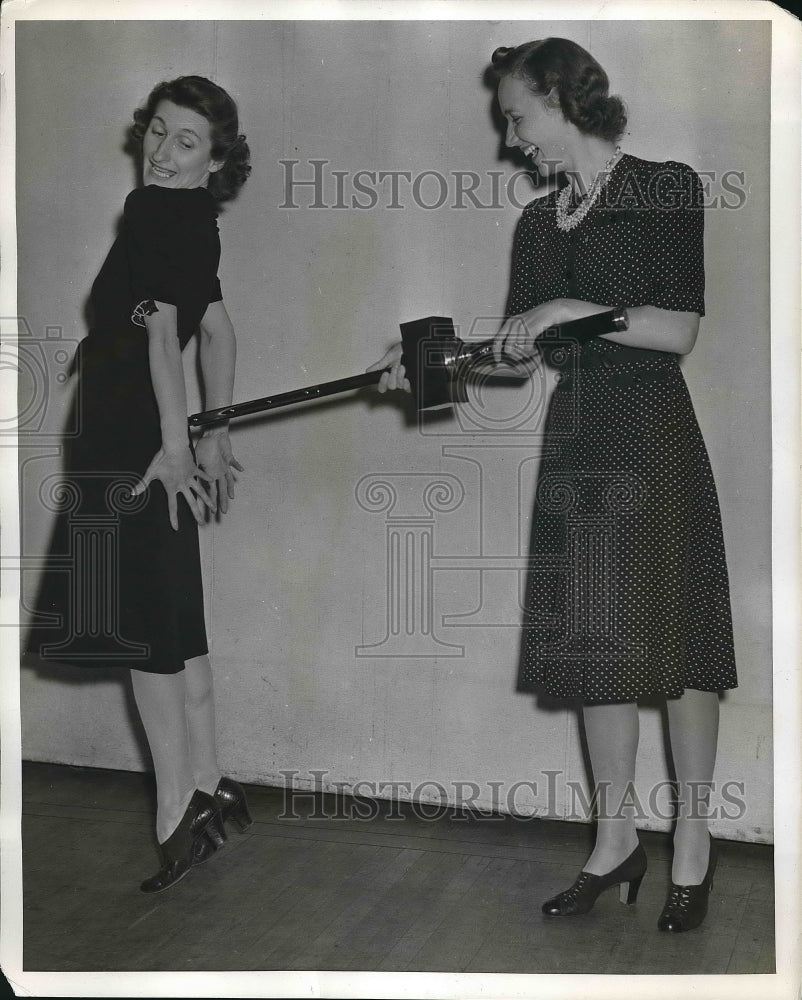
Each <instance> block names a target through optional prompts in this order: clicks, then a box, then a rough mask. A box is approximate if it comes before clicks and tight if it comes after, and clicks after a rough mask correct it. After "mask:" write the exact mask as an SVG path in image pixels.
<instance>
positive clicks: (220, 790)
mask: <svg viewBox="0 0 802 1000" xmlns="http://www.w3.org/2000/svg"><path fill="white" fill-rule="evenodd" d="M214 801H215V803H216V804H217V807H218V808H219V810H220V815H221V817H222V820H223V822H225V821H226V820H227V819H230V820H233V821H234V823H236V825H237V827H238V829H239V832H240V833H245V831H246V830H247V829H248V827H249V826H250V825H251V823H253V820H252V819H251V814H250V812H249V811H248V802H247V799H246V798H245V789H244V788H243V787H242V785H240V783H239V782H237V781H234V779H233V778H221V779H220V780H219V781H218V783H217V788H215V790H214Z"/></svg>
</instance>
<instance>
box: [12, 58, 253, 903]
mask: <svg viewBox="0 0 802 1000" xmlns="http://www.w3.org/2000/svg"><path fill="white" fill-rule="evenodd" d="M131 134H132V138H133V139H134V140H135V141H136V142H137V143H138V144H141V156H142V181H143V186H142V187H140V188H137V189H136V190H134V191H132V192H131V193H130V194H129V195H128V197H127V198H126V200H125V209H124V216H123V222H122V227H121V229H120V232H119V235H118V237H117V239H116V241H115V242H114V245H113V246H112V248H111V250H110V252H109V254H108V257H107V258H106V260H105V262H104V264H103V266H102V268H101V270H100V273H99V274H98V276H97V278H96V280H95V282H94V284H93V286H92V295H91V306H92V312H93V323H92V328H91V330H90V331H89V334H88V336H87V337H86V338H85V339H84V340H83V341H82V342H81V344H80V345H79V348H78V352H77V355H76V359H75V362H74V367H75V369H76V370H77V372H78V376H79V384H78V388H77V392H76V405H77V407H78V414H79V420H80V423H79V425H78V426H79V428H80V433H79V435H78V436H77V437H76V438H75V440H74V441H72V442H71V443H70V446H69V449H68V453H67V459H66V467H65V472H64V477H63V483H62V486H61V488H60V491H57V492H58V493H59V494H60V496H61V498H62V499H63V500H64V501H65V507H69V510H66V509H65V510H64V511H62V513H61V514H60V516H59V518H58V519H57V523H56V529H55V533H54V542H53V546H52V549H51V552H52V557H53V558H52V560H51V564H50V568H49V570H48V572H47V573H45V575H44V579H43V585H42V588H41V592H40V599H39V605H38V608H39V610H40V611H41V612H44V613H46V614H49V615H50V616H51V618H50V621H52V622H55V623H57V624H55V625H54V626H51V627H42V626H38V627H37V628H35V629H34V630H33V632H32V635H31V638H30V639H29V643H28V645H29V648H30V649H31V650H32V651H35V652H36V653H38V654H39V655H40V656H41V657H42V658H43V659H47V660H53V661H59V662H60V661H63V662H69V663H76V664H80V665H84V666H88V667H91V666H95V665H98V666H103V665H106V664H109V663H116V664H119V665H121V666H124V667H128V668H130V670H131V678H132V682H133V690H134V695H135V699H136V703H137V707H138V709H139V712H140V715H141V718H142V722H143V725H144V728H145V732H146V734H147V738H148V744H149V747H150V751H151V755H152V758H153V765H154V771H155V774H156V787H157V818H156V836H157V840H158V842H159V844H160V848H161V855H162V862H163V863H162V868H161V870H160V871H159V872H158V874H156V875H155V876H153V877H152V878H149V879H147V880H146V881H145V882H143V883H142V886H141V888H142V890H143V891H144V892H157V891H160V890H162V889H166V888H168V887H169V886H171V885H173V884H175V882H177V881H178V880H179V879H180V878H182V877H183V876H184V875H186V874H187V873H188V872H189V870H190V869H191V867H192V865H193V863H195V864H197V863H199V862H200V861H203V860H206V859H207V858H208V857H209V856H210V854H211V853H212V852H213V851H214V849H215V848H216V847H218V846H220V845H221V844H222V843H223V840H224V839H225V831H224V827H223V821H224V820H225V819H227V818H232V819H234V820H235V821H236V822H237V823H238V825H239V826H240V829H244V828H245V827H246V826H247V825H248V824H249V823H250V817H249V815H248V809H247V804H246V802H245V797H244V793H243V790H242V788H241V787H240V786H239V785H238V784H237V783H236V782H234V781H232V780H231V779H229V778H226V777H222V776H221V774H220V770H219V767H218V764H217V757H216V743H215V721H214V700H213V688H212V673H211V665H210V662H209V655H208V645H207V640H206V629H205V623H204V610H203V591H202V582H201V567H200V558H199V546H198V524H199V523H202V522H203V520H204V517H205V515H206V510H207V508H208V509H210V510H212V511H216V510H217V509H218V507H219V509H220V510H221V511H222V512H225V511H226V510H227V509H228V500H229V498H230V497H233V495H234V493H233V486H234V482H235V478H236V474H235V470H241V466H240V465H239V463H238V462H237V461H236V459H235V458H234V456H233V453H232V450H231V444H230V441H229V437H228V432H227V428H226V426H225V425H217V426H215V427H214V428H212V429H210V430H208V431H206V432H205V433H204V435H203V437H202V438H201V439H200V440H199V441H198V443H197V445H196V446H195V447H193V444H192V442H191V440H190V437H189V434H188V427H187V406H186V391H185V385H184V374H183V367H182V362H181V351H182V350H183V348H184V347H185V346H186V344H187V342H188V341H189V340H190V338H191V337H192V335H193V334H194V333H195V331H196V329H198V327H199V328H200V345H199V348H200V361H201V369H202V374H203V382H204V389H205V395H206V403H207V405H209V406H223V405H226V404H228V403H230V402H231V397H232V390H233V382H234V365H235V359H236V341H235V336H234V329H233V327H232V325H231V321H230V319H229V317H228V313H227V312H226V308H225V306H224V305H223V301H222V294H221V291H220V285H219V282H218V280H217V268H218V263H219V258H220V241H219V236H218V231H217V223H216V217H217V207H218V205H219V204H220V203H221V202H224V201H225V200H227V199H230V198H233V197H234V196H235V195H236V193H237V192H238V190H239V188H240V187H241V186H242V184H243V183H244V181H245V180H246V178H247V176H248V173H249V172H250V166H249V163H248V160H249V155H250V154H249V150H248V146H247V143H246V141H245V137H244V136H243V135H240V134H239V123H238V115H237V108H236V105H235V103H234V101H233V100H232V99H231V97H230V96H229V95H228V94H227V93H226V92H225V91H224V90H223V89H222V88H220V87H218V86H217V85H216V84H214V83H212V82H211V81H209V80H207V79H205V78H203V77H196V76H187V77H181V78H178V79H176V80H173V81H170V82H165V83H161V84H159V85H158V86H157V87H155V88H154V90H153V91H152V93H151V94H150V96H149V97H148V100H147V102H146V104H145V105H144V107H142V108H139V109H137V110H136V112H135V113H134V124H133V126H132V128H131ZM157 481H158V482H157ZM109 524H112V525H113V526H114V530H113V532H112V533H111V534H109V532H108V525H109ZM104 531H105V534H104ZM65 558H66V560H67V563H68V567H69V571H68V572H67V573H64V572H59V571H58V567H57V564H59V563H60V564H61V565H63V564H64V560H65Z"/></svg>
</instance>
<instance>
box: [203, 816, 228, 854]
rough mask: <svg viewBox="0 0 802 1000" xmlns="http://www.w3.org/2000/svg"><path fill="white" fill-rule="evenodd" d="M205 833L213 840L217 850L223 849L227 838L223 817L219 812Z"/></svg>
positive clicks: (213, 817)
mask: <svg viewBox="0 0 802 1000" xmlns="http://www.w3.org/2000/svg"><path fill="white" fill-rule="evenodd" d="M204 833H205V834H206V836H207V837H208V838H209V840H211V842H212V844H213V845H214V847H215V848H217V847H222V846H223V844H225V842H226V838H227V834H226V828H225V826H224V824H223V817H222V816H221V815H220V813H219V812H216V813H215V814H214V816H212V818H211V819H210V820H209V825H208V826H207V827H206V830H205V831H204Z"/></svg>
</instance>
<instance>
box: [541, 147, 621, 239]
mask: <svg viewBox="0 0 802 1000" xmlns="http://www.w3.org/2000/svg"><path fill="white" fill-rule="evenodd" d="M621 155H622V154H621V147H620V146H616V150H615V152H614V153H613V155H612V156H611V157H610V159H609V160H608V161H607V162H606V163H605V164H604V166H603V167H602V169H601V170H600V171H599V173H598V174H596V179H595V180H594V182H593V183H592V184H591V186H590V190H589V191H588V193H587V194H586V195H585V197H584V198H583V199H582V201H581V202H580V203H579V205H578V206H577V208H576V210H575V211H573V212H571V214H570V215H569V214H568V202H569V201H570V200H571V185H570V184H566V185H565V187H564V188H563V189H562V191H560V193H559V194H558V195H557V228H558V229H559V230H560V231H561V232H563V233H567V232H568V231H569V230H571V229H575V228H576V227H577V226H578V225H579V223H580V222H581V221H582V220H583V219H584V218H585V216H586V215H587V214H588V212H589V211H590V210H591V208H593V206H594V205H595V204H596V202H597V201H598V198H599V195H600V194H601V193H602V189H603V188H604V185H605V184H606V183H607V180H608V178H609V176H610V171H611V170H612V169H613V167H614V166H615V165H616V163H618V160H619V158H620V157H621Z"/></svg>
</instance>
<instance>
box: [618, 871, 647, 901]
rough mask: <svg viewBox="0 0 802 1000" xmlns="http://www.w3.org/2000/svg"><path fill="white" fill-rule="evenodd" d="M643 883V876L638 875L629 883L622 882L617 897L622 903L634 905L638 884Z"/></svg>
mask: <svg viewBox="0 0 802 1000" xmlns="http://www.w3.org/2000/svg"><path fill="white" fill-rule="evenodd" d="M642 881H643V875H638V877H637V878H633V879H632V880H631V881H629V882H622V883H621V886H620V889H619V896H620V899H621V902H622V903H626V904H627V905H629V904H630V903H634V902H635V900H636V899H637V898H638V891H639V890H640V884H641V882H642Z"/></svg>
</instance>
